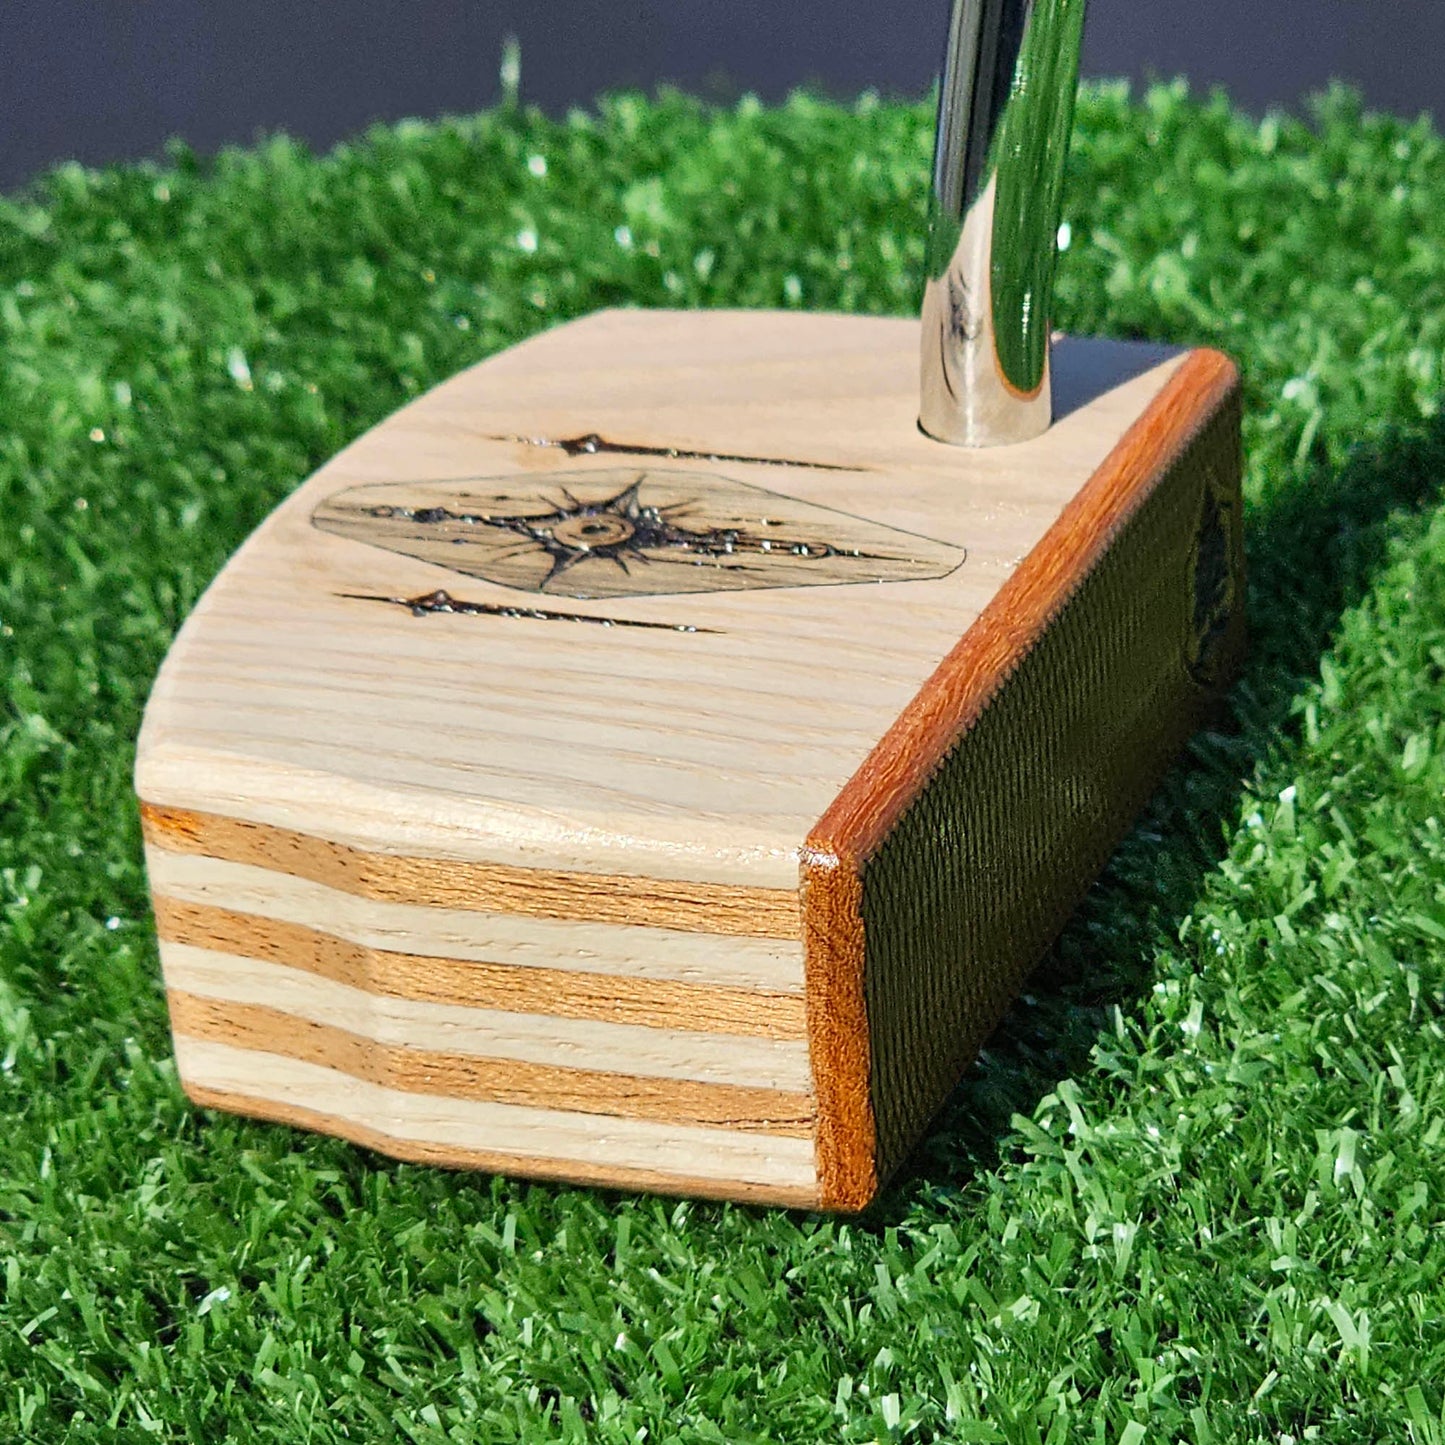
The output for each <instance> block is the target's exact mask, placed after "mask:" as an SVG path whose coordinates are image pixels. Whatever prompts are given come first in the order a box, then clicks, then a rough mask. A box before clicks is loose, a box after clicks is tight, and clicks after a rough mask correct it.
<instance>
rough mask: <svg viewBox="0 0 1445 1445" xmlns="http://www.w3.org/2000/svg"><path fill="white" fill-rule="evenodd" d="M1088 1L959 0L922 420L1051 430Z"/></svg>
mask: <svg viewBox="0 0 1445 1445" xmlns="http://www.w3.org/2000/svg"><path fill="white" fill-rule="evenodd" d="M1083 17H1084V0H955V4H954V8H953V15H952V21H951V24H950V27H949V35H948V48H947V53H946V57H945V62H944V72H943V82H942V87H941V90H940V95H939V107H938V136H937V142H936V146H935V154H934V166H933V186H932V195H931V206H930V217H929V238H928V280H927V285H926V288H925V292H924V301H923V345H922V358H921V359H922V386H921V403H920V411H919V424H920V425H921V426H922V428H923V430H924V431H925V432H927V433H928V434H929V435H930V436H932V437H936V438H937V439H938V440H940V441H944V442H952V443H955V444H959V445H965V446H996V445H1001V444H1006V443H1010V442H1019V441H1027V440H1028V439H1029V438H1030V437H1033V436H1037V435H1038V434H1039V433H1040V432H1042V431H1044V430H1046V429H1047V427H1048V425H1049V421H1050V419H1051V401H1050V390H1049V324H1050V323H1049V314H1050V303H1051V299H1052V290H1053V273H1054V259H1055V250H1056V245H1057V235H1058V228H1059V215H1060V206H1061V199H1062V190H1063V174H1064V161H1065V158H1066V156H1067V153H1068V143H1069V131H1070V127H1071V126H1072V123H1073V112H1074V92H1075V90H1076V88H1077V85H1078V72H1079V44H1080V40H1081V38H1082V31H1083Z"/></svg>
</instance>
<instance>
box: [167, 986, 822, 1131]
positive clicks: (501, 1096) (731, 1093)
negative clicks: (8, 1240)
mask: <svg viewBox="0 0 1445 1445" xmlns="http://www.w3.org/2000/svg"><path fill="white" fill-rule="evenodd" d="M167 997H168V999H169V1002H170V1010H171V1028H172V1029H173V1030H174V1032H175V1033H176V1034H178V1035H179V1034H184V1035H185V1036H186V1037H187V1038H192V1039H203V1040H207V1041H209V1042H211V1043H217V1044H229V1045H230V1046H231V1047H233V1048H239V1049H246V1050H248V1051H250V1052H253V1053H265V1054H283V1055H285V1056H286V1057H287V1058H292V1059H300V1060H301V1061H302V1062H304V1063H308V1064H319V1065H321V1066H322V1067H323V1068H328V1069H336V1070H338V1071H339V1072H341V1073H343V1074H348V1075H350V1077H352V1078H354V1079H365V1080H366V1081H367V1082H368V1083H372V1084H376V1085H378V1086H379V1087H381V1088H386V1089H396V1090H400V1091H401V1092H403V1093H407V1094H435V1095H438V1096H440V1097H442V1098H447V1099H465V1100H470V1101H472V1102H474V1103H493V1104H519V1105H524V1106H526V1107H529V1108H534V1109H563V1110H566V1111H568V1112H570V1113H577V1114H606V1115H609V1116H612V1117H616V1118H619V1119H652V1120H655V1121H658V1122H661V1123H668V1124H690V1125H696V1126H699V1127H702V1128H714V1129H737V1130H741V1131H743V1132H745V1133H746V1132H754V1133H760V1134H777V1135H781V1136H783V1137H785V1138H790V1139H811V1138H812V1136H813V1111H812V1104H811V1101H810V1100H809V1098H808V1096H807V1095H806V1094H785V1093H781V1092H779V1091H777V1090H774V1089H749V1088H744V1087H742V1086H740V1085H737V1084H700V1083H697V1082H695V1081H693V1080H691V1079H649V1078H639V1077H637V1076H636V1075H632V1074H604V1073H596V1072H593V1071H590V1070H586V1069H568V1068H558V1067H556V1066H555V1065H550V1064H528V1063H517V1062H514V1061H512V1060H503V1059H480V1058H476V1057H474V1056H471V1055H467V1054H448V1053H442V1052H439V1051H437V1050H435V1049H414V1048H403V1047H400V1046H398V1045H396V1044H383V1043H378V1042H376V1040H374V1039H370V1038H365V1037H363V1036H362V1035H360V1034H354V1033H351V1032H350V1031H349V1030H347V1029H339V1028H335V1027H333V1026H332V1025H330V1024H323V1023H317V1022H315V1021H313V1020H310V1019H303V1018H297V1017H296V1015H294V1014H289V1013H286V1012H284V1011H283V1010H281V1009H276V1008H265V1007H262V1006H260V1005H257V1004H239V1003H229V1002H226V1001H224V1000H221V999H212V998H199V997H197V996H196V995H195V994H189V993H180V992H171V993H169V994H168V995H167Z"/></svg>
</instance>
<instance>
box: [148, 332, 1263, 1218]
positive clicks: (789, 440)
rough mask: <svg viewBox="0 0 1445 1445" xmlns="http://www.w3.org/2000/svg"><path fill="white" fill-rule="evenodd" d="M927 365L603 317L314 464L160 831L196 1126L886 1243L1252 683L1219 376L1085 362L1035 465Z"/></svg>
mask: <svg viewBox="0 0 1445 1445" xmlns="http://www.w3.org/2000/svg"><path fill="white" fill-rule="evenodd" d="M918 351H919V327H918V325H917V323H914V322H908V321H893V320H877V319H868V318H846V317H836V316H805V315H797V314H769V313H751V314H750V313H729V312H712V313H703V314H686V313H667V312H651V313H649V312H610V313H603V314H601V315H599V316H595V317H592V318H589V319H587V320H585V321H581V322H577V323H574V324H572V325H570V326H566V327H563V328H560V329H558V330H556V331H552V332H549V333H547V334H545V335H543V336H540V337H537V338H535V339H534V340H532V341H529V342H527V343H525V344H523V345H521V346H519V347H517V348H515V349H514V350H512V351H510V352H507V353H505V354H503V355H501V356H498V357H495V358H493V359H492V360H490V361H487V362H485V363H483V364H482V365H480V366H478V367H475V368H473V369H472V370H470V371H468V372H465V373H463V374H462V375H460V376H458V377H456V378H454V379H453V380H452V381H450V382H448V383H446V384H445V385H444V386H442V387H440V388H438V389H437V390H436V391H434V392H432V393H431V394H430V395H428V396H426V397H423V398H422V399H420V400H419V401H417V402H415V403H413V404H412V405H411V406H409V407H407V408H406V409H405V410H403V411H401V412H399V413H398V414H396V415H395V416H393V417H391V418H390V419H389V420H388V421H386V422H385V423H383V424H382V425H381V426H380V427H378V428H377V429H376V430H374V431H372V432H371V433H369V434H368V435H366V436H364V437H363V438H361V439H360V440H359V441H358V442H356V443H355V444H354V445H352V446H351V447H350V448H348V449H347V450H346V451H345V452H343V453H342V454H341V455H340V456H338V457H337V458H335V459H334V460H333V461H332V462H330V463H328V464H327V466H325V467H324V468H323V469H322V470H321V471H320V472H319V473H318V474H317V475H316V476H314V477H313V478H312V479H311V480H310V481H309V482H307V483H306V484H305V486H303V487H302V488H301V489H300V490H299V491H298V492H297V493H296V494H295V495H293V496H292V497H291V498H290V500H289V501H287V502H286V503H285V504H284V505H283V506H282V507H281V508H280V509H279V510H278V511H277V512H276V513H275V514H274V515H273V516H272V517H271V518H270V519H269V520H268V521H267V522H266V523H265V524H264V525H263V526H262V527H261V528H260V530H259V531H258V532H257V534H256V535H255V536H254V537H252V539H251V540H250V541H249V542H248V543H247V545H246V546H245V547H243V548H242V549H241V551H240V552H239V553H238V554H237V555H236V557H235V558H234V559H233V560H232V561H231V563H230V564H229V565H228V567H227V568H226V569H225V571H224V572H223V573H222V574H221V575H220V577H218V578H217V580H216V582H215V583H214V584H213V585H212V587H211V589H210V590H209V591H208V592H207V594H206V595H205V597H204V598H203V600H202V602H201V603H200V605H199V606H198V607H197V609H196V611H195V613H194V615H193V616H192V617H191V619H190V620H189V621H188V622H187V624H186V626H185V628H184V629H183V631H182V634H181V636H180V637H179V638H178V640H177V642H176V644H175V647H174V649H173V650H172V652H171V655H170V657H169V658H168V660H167V662H166V664H165V667H164V669H163V671H162V673H161V676H160V678H159V680H158V682H157V684H156V687H155V691H154V694H153V697H152V700H151V703H150V706H149V709H148V712H147V717H146V723H145V728H144V732H143V735H142V738H141V743H140V749H139V762H138V768H137V786H138V790H139V793H140V797H141V800H142V804H143V814H144V824H145V834H146V845H147V859H148V864H149V868H150V874H151V882H152V888H153V892H154V902H155V911H156V919H157V925H158V929H159V932H160V937H161V954H162V962H163V966H164V970H165V976H166V986H167V990H168V995H169V999H170V1006H171V1011H172V1021H173V1026H174V1032H175V1041H176V1049H177V1056H178V1059H179V1064H180V1072H181V1078H182V1081H183V1083H184V1085H185V1087H186V1089H187V1091H188V1092H189V1093H190V1095H191V1096H192V1097H193V1098H194V1099H196V1100H197V1101H198V1102H201V1103H204V1104H208V1105H212V1106H215V1107H219V1108H225V1109H231V1110H235V1111H237V1112H241V1113H246V1114H251V1115H255V1116H257V1117H262V1118H269V1119H276V1120H281V1121H285V1122H289V1123H293V1124H299V1125H303V1126H306V1127H311V1128H316V1129H320V1130H324V1131H327V1132H331V1133H335V1134H340V1135H342V1136H345V1137H347V1138H351V1139H354V1140H357V1141H359V1142H361V1143H364V1144H367V1145H370V1146H372V1147H374V1148H377V1149H379V1150H382V1151H384V1152H386V1153H390V1154H393V1155H397V1156H399V1157H403V1158H408V1159H416V1160H426V1161H434V1162H438V1163H443V1164H451V1165H460V1166H469V1167H477V1168H483V1169H488V1170H497V1171H503V1172H508V1173H514V1174H522V1175H532V1176H540V1177H549V1178H560V1179H568V1180H575V1181H580V1182H584V1183H598V1184H612V1185H619V1186H625V1187H636V1188H644V1189H656V1190H661V1191H667V1192H674V1193H691V1194H700V1195H713V1196H723V1197H729V1198H738V1199H753V1200H763V1201H770V1202H778V1203H787V1204H794V1205H808V1206H815V1207H823V1208H834V1209H856V1208H859V1207H862V1206H863V1205H864V1204H866V1203H867V1202H868V1200H869V1199H870V1198H871V1197H872V1196H873V1195H874V1194H875V1193H876V1191H877V1189H878V1188H879V1187H880V1185H881V1183H882V1182H883V1181H884V1180H886V1178H887V1177H888V1175H889V1174H890V1172H892V1171H893V1170H894V1169H895V1168H896V1167H897V1165H898V1164H899V1163H900V1162H901V1160H902V1159H903V1158H904V1156H905V1155H906V1153H907V1151H908V1149H909V1148H910V1147H911V1145H912V1143H913V1142H914V1141H915V1140H916V1138H917V1137H918V1135H919V1133H920V1132H921V1131H922V1130H923V1129H924V1128H925V1127H926V1125H927V1123H928V1121H929V1119H930V1117H931V1116H932V1114H933V1113H934V1111H935V1110H936V1108H937V1107H938V1105H939V1104H940V1103H941V1101H942V1099H943V1098H944V1096H945V1095H946V1093H947V1091H948V1090H949V1089H950V1088H951V1087H952V1085H953V1083H954V1082H955V1081H956V1079H957V1077H958V1075H959V1073H960V1071H961V1070H962V1069H963V1068H964V1067H966V1065H967V1063H968V1061H969V1059H970V1058H971V1057H972V1055H973V1053H974V1052H975V1051H976V1049H977V1048H978V1046H979V1044H980V1043H981V1042H982V1040H983V1038H984V1037H986V1035H987V1033H988V1031H989V1030H990V1029H991V1028H992V1027H993V1025H994V1023H995V1022H996V1021H997V1018H998V1017H999V1015H1000V1014H1001V1012H1002V1011H1003V1009H1004V1008H1005V1007H1006V1006H1007V1004H1008V1002H1009V1000H1010V998H1011V997H1012V995H1013V992H1014V991H1015V990H1016V988H1017V987H1018V985H1019V983H1020V982H1021V980H1022V977H1023V976H1024V974H1025V973H1026V971H1027V969H1028V968H1029V967H1030V966H1031V965H1032V963H1033V962H1034V961H1035V960H1036V959H1037V957H1038V956H1039V954H1040V953H1041V952H1042V950H1043V949H1044V948H1045V947H1046V946H1047V944H1048V942H1049V941H1050V939H1051V938H1052V937H1053V935H1054V933H1055V932H1056V931H1057V929H1058V927H1059V926H1060V925H1061V924H1062V922H1063V920H1064V918H1065V917H1066V916H1067V913H1068V911H1069V910H1070V909H1071V908H1072V907H1073V906H1074V904H1075V903H1076V901H1077V899H1078V897H1079V895H1080V893H1081V892H1082V891H1083V889H1084V888H1085V887H1086V886H1087V884H1088V882H1089V880H1090V879H1091V878H1092V877H1093V876H1094V874H1095V873H1096V872H1097V870H1098V868H1099V867H1100V866H1102V863H1103V862H1104V860H1105V858H1106V857H1107V855H1108V852H1109V850H1110V848H1111V847H1112V846H1113V843H1114V841H1115V840H1116V839H1117V837H1118V836H1119V834H1120V833H1121V832H1122V830H1123V829H1124V828H1125V827H1127V825H1128V822H1129V821H1130V819H1131V818H1132V816H1133V813H1134V811H1135V809H1136V808H1137V807H1138V806H1139V804H1140V803H1142V801H1143V800H1144V798H1145V797H1146V796H1147V793H1148V791H1149V789H1150V787H1151V786H1152V784H1153V781H1154V780H1155V779H1156V778H1157V776H1158V774H1159V772H1160V771H1161V769H1162V768H1163V767H1164V766H1165V764H1166V763H1167V760H1168V758H1169V757H1170V756H1171V754H1172V752H1173V750H1174V748H1175V747H1177V745H1178V744H1179V742H1181V741H1182V739H1183V737H1184V736H1185V735H1186V734H1187V732H1188V731H1189V729H1190V728H1191V727H1192V726H1193V725H1194V724H1195V722H1196V721H1197V719H1198V718H1199V717H1200V716H1201V715H1202V713H1203V711H1204V710H1205V708H1207V706H1208V705H1209V704H1210V702H1211V701H1212V699H1213V698H1214V697H1215V696H1216V694H1217V690H1218V688H1219V687H1220V685H1221V684H1222V683H1223V681H1224V680H1226V679H1227V677H1228V675H1229V672H1230V669H1231V666H1232V663H1233V659H1234V657H1235V656H1236V654H1237V652H1238V648H1239V643H1240V613H1239V606H1238V603H1239V595H1240V583H1239V578H1240V552H1239V528H1238V523H1239V506H1238V477H1239V466H1238V432H1237V426H1238V422H1237V413H1236V401H1237V393H1236V387H1235V379H1234V373H1233V369H1232V367H1231V366H1230V365H1229V363H1228V362H1226V361H1225V360H1224V359H1223V358H1221V357H1218V356H1217V355H1215V354H1214V353H1207V352H1195V353H1187V354H1186V353H1175V354H1167V353H1164V352H1162V351H1160V349H1158V348H1148V347H1136V346H1125V345H1120V344H1117V343H1089V342H1076V341H1064V342H1061V343H1060V344H1059V345H1058V346H1057V347H1056V349H1055V355H1054V373H1055V393H1056V408H1057V410H1058V412H1059V416H1058V419H1057V421H1056V422H1055V425H1054V426H1053V427H1052V428H1051V429H1050V430H1049V431H1048V432H1046V433H1045V434H1044V435H1043V436H1041V437H1038V438H1036V439H1035V440H1033V441H1031V442H1029V443H1027V444H1025V445H1023V446H1017V447H1001V448H993V449H986V450H969V449H962V448H953V447H947V446H941V445H940V444H938V443H936V442H934V441H933V440H931V439H930V438H928V437H927V436H925V435H923V434H922V433H921V432H920V430H919V429H918V427H917V426H916V425H915V417H916V413H917V397H918V391H917V364H918V363H917V357H918Z"/></svg>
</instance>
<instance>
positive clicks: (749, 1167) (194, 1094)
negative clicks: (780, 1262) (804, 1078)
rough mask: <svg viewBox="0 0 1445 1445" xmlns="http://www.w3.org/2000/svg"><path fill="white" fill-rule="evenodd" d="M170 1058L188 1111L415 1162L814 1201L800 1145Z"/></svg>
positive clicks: (265, 1061)
mask: <svg viewBox="0 0 1445 1445" xmlns="http://www.w3.org/2000/svg"><path fill="white" fill-rule="evenodd" d="M176 1061H177V1064H178V1066H179V1069H180V1076H181V1082H182V1085H183V1086H184V1088H185V1090H186V1092H187V1094H189V1095H190V1097H191V1098H192V1099H194V1100H195V1101H196V1102H197V1103H202V1104H208V1105H212V1106H214V1107H217V1108H227V1109H231V1110H233V1111H235V1112H238V1113H245V1114H251V1115H255V1116H258V1117H261V1118H269V1119H275V1120H278V1121H279V1122H283V1123H292V1124H298V1125H300V1126H302V1127H306V1128H318V1129H323V1130H325V1131H327V1132H330V1133H334V1134H339V1135H341V1136H342V1137H343V1138H348V1139H352V1140H354V1141H356V1142H357V1143H361V1144H366V1145H368V1146H370V1147H372V1148H375V1149H380V1150H382V1151H383V1152H384V1153H388V1154H393V1155H396V1156H398V1157H401V1158H406V1159H414V1160H417V1161H418V1162H426V1163H435V1164H446V1165H454V1166H457V1167H465V1168H476V1169H491V1170H494V1171H496V1172H498V1173H516V1174H523V1173H525V1174H535V1175H538V1176H540V1177H543V1178H553V1179H565V1180H571V1181H574V1182H576V1183H580V1184H612V1185H618V1186H620V1187H632V1188H653V1187H658V1188H661V1189H663V1190H666V1189H669V1188H671V1189H675V1190H676V1191H677V1192H679V1193H698V1194H703V1195H709V1194H715V1195H718V1196H721V1197H726V1198H731V1199H736V1198H755V1199H759V1200H765V1201H770V1202H776V1203H780V1204H800V1205H804V1206H806V1205H807V1204H809V1203H811V1202H813V1201H814V1200H815V1199H816V1197H817V1192H816V1186H815V1182H814V1171H813V1145H812V1141H811V1140H807V1139H793V1138H784V1137H780V1136H777V1135H772V1134H748V1133H742V1132H740V1131H738V1130H733V1129H705V1128H696V1127H690V1126H686V1125H677V1124H660V1123H655V1122H653V1121H652V1120H646V1119H620V1118H607V1117H603V1116H599V1115H596V1114H576V1113H566V1112H563V1111H560V1110H553V1109H532V1108H527V1107H524V1106H520V1105H513V1104H491V1103H472V1102H470V1101H467V1100H462V1099H444V1098H438V1097H436V1096H434V1095H427V1094H406V1093H402V1092H400V1091H399V1090H395V1089H386V1088H382V1087H381V1086H379V1085H377V1084H372V1083H369V1082H368V1081H366V1080H364V1079H356V1078H352V1077H351V1076H350V1075H347V1074H342V1073H338V1072H337V1071H336V1070H334V1069H327V1068H323V1067H321V1066H319V1065H316V1064H308V1063H304V1062H302V1061H300V1060H298V1059H290V1058H286V1057H284V1056H282V1055H280V1054H259V1053H251V1052H249V1051H248V1050H245V1049H238V1048H233V1047H231V1046H230V1045H228V1044H216V1043H210V1042H207V1041H205V1040H201V1039H192V1038H189V1037H187V1036H185V1035H179V1036H178V1037H177V1038H176Z"/></svg>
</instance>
